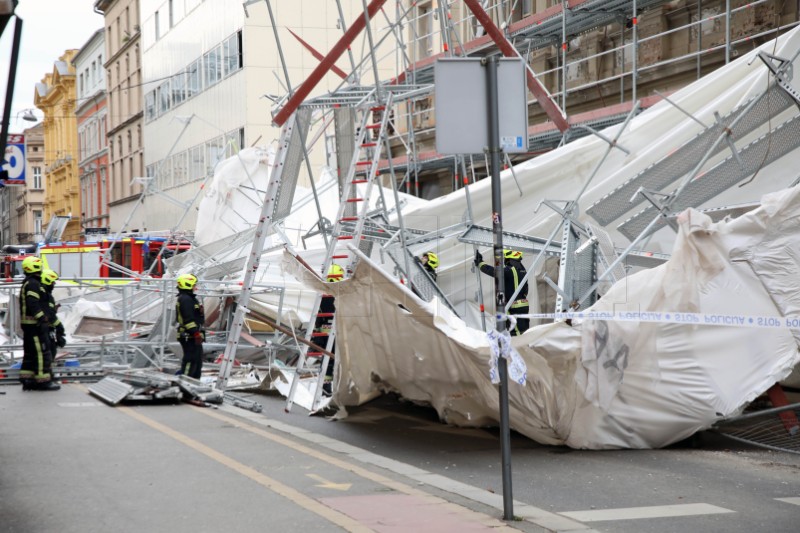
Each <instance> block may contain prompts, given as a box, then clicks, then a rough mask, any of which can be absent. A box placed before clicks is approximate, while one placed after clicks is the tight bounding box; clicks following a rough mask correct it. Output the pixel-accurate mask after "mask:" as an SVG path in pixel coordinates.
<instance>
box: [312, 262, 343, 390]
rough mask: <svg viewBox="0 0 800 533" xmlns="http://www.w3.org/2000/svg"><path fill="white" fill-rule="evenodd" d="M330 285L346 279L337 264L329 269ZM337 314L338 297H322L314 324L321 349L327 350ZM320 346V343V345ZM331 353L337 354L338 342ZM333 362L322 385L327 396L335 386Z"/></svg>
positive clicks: (328, 280)
mask: <svg viewBox="0 0 800 533" xmlns="http://www.w3.org/2000/svg"><path fill="white" fill-rule="evenodd" d="M325 279H326V281H327V282H328V283H337V282H339V281H342V280H343V279H344V269H343V268H342V267H341V266H340V265H337V264H336V263H333V264H331V266H330V268H328V275H327V277H326V278H325ZM334 313H336V297H335V296H333V295H332V294H324V295H322V300H321V301H320V304H319V316H318V317H317V320H316V322H315V324H314V326H315V327H314V329H315V330H316V332H317V335H315V336H316V337H318V338H320V342H323V341H324V342H323V344H320V346H321V347H323V348H326V349H327V343H328V337H329V336H330V334H331V329H332V328H333V315H334ZM318 344H319V343H318ZM330 351H331V353H336V341H335V340H334V342H333V344H332V345H331V348H330ZM333 365H334V362H333V361H328V367H327V368H326V369H325V380H324V383H323V384H322V392H323V393H324V394H325V395H326V396H330V395H331V391H332V388H331V386H332V384H333Z"/></svg>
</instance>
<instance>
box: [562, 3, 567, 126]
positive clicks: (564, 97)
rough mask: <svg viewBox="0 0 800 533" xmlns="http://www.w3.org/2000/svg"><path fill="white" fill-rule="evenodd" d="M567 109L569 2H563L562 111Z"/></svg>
mask: <svg viewBox="0 0 800 533" xmlns="http://www.w3.org/2000/svg"><path fill="white" fill-rule="evenodd" d="M566 109H567V1H566V0H561V110H562V111H564V110H566Z"/></svg>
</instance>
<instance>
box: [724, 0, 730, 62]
mask: <svg viewBox="0 0 800 533" xmlns="http://www.w3.org/2000/svg"><path fill="white" fill-rule="evenodd" d="M730 62H731V0H725V64H726V65H727V64H728V63H730Z"/></svg>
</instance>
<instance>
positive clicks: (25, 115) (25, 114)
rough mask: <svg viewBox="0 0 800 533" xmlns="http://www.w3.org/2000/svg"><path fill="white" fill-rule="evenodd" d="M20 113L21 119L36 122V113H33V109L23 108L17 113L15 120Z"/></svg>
mask: <svg viewBox="0 0 800 533" xmlns="http://www.w3.org/2000/svg"><path fill="white" fill-rule="evenodd" d="M20 115H22V120H27V121H28V122H38V121H39V119H38V118H36V115H34V114H33V109H23V110H22V111H20V112H19V113H17V120H19V117H20Z"/></svg>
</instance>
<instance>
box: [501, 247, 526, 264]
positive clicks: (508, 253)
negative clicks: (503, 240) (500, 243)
mask: <svg viewBox="0 0 800 533" xmlns="http://www.w3.org/2000/svg"><path fill="white" fill-rule="evenodd" d="M503 257H505V258H506V259H516V260H518V261H522V252H520V251H519V250H511V249H509V248H506V249H505V250H503Z"/></svg>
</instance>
